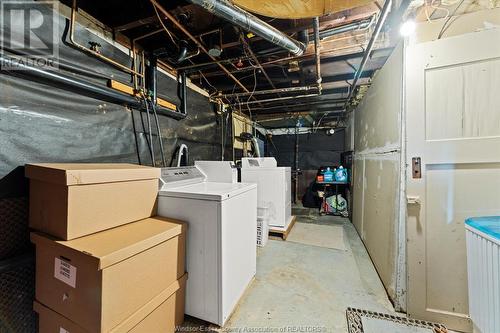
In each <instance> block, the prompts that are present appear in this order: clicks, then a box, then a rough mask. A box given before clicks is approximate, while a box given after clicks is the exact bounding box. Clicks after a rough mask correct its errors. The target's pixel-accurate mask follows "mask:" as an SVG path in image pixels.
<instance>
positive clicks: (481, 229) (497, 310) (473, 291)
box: [465, 216, 500, 333]
mask: <svg viewBox="0 0 500 333" xmlns="http://www.w3.org/2000/svg"><path fill="white" fill-rule="evenodd" d="M465 228H466V242H467V274H468V280H469V312H470V316H471V319H472V322H473V324H474V331H475V332H480V333H498V332H500V216H494V217H473V218H469V219H467V220H466V221H465Z"/></svg>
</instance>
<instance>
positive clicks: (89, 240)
mask: <svg viewBox="0 0 500 333" xmlns="http://www.w3.org/2000/svg"><path fill="white" fill-rule="evenodd" d="M185 230H186V224H185V223H183V222H181V221H178V220H173V219H169V218H164V217H159V216H158V217H151V218H147V219H144V220H140V221H137V222H133V223H129V224H126V225H122V226H119V227H116V228H113V229H108V230H105V231H101V232H98V233H95V234H91V235H88V236H84V237H80V238H76V239H73V240H68V241H61V240H56V239H54V238H51V237H50V236H46V235H43V234H39V233H32V234H31V240H32V242H34V243H35V244H37V243H38V242H43V241H50V240H52V241H54V242H56V243H57V244H59V245H62V246H65V247H68V248H71V249H73V250H75V251H78V252H82V253H84V254H86V255H88V256H91V257H93V258H96V259H97V260H98V262H99V264H98V268H99V269H104V268H106V267H108V266H111V265H113V264H116V263H117V262H120V261H122V260H125V259H127V258H130V257H132V256H133V255H135V254H137V253H139V252H142V251H145V250H147V249H149V248H151V247H153V246H155V245H157V244H160V243H162V242H165V241H167V240H169V239H170V238H173V237H176V236H178V235H180V234H181V233H183V232H185Z"/></svg>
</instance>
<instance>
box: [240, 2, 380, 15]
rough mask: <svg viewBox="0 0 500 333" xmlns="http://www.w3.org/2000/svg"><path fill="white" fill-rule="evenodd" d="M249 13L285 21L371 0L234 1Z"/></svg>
mask: <svg viewBox="0 0 500 333" xmlns="http://www.w3.org/2000/svg"><path fill="white" fill-rule="evenodd" d="M233 2H234V3H235V4H236V5H238V6H239V7H241V8H244V9H246V10H248V11H251V12H254V13H257V14H260V15H264V16H269V17H277V18H283V19H293V18H308V17H316V16H323V15H327V14H331V13H335V12H340V11H343V10H346V9H350V8H354V7H359V6H363V5H366V4H369V3H371V2H372V1H369V0H267V1H260V0H233Z"/></svg>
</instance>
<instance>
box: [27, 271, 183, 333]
mask: <svg viewBox="0 0 500 333" xmlns="http://www.w3.org/2000/svg"><path fill="white" fill-rule="evenodd" d="M186 279H187V274H186V275H184V276H183V277H181V278H180V279H179V280H177V281H175V282H174V283H173V284H171V285H170V286H169V287H168V288H167V289H165V290H164V291H162V292H161V293H160V294H159V295H157V296H156V297H155V298H153V299H152V300H151V301H150V302H148V303H147V304H146V305H144V306H143V307H142V308H140V309H139V310H137V311H136V312H135V313H134V314H132V315H131V316H130V317H128V318H127V319H125V320H124V321H123V322H121V323H120V324H118V325H117V326H115V327H114V328H112V329H111V330H110V331H88V330H86V329H85V328H83V327H81V326H80V325H78V323H75V322H73V321H71V320H69V319H68V318H66V317H64V316H62V315H60V314H59V313H57V312H55V311H53V310H52V309H49V308H48V307H46V306H44V305H42V304H40V303H38V302H37V301H35V302H34V303H33V308H34V310H35V311H36V312H37V313H38V332H39V333H105V332H106V333H108V332H109V333H125V332H127V333H144V332H148V333H160V332H161V333H166V332H174V331H175V328H176V327H177V326H180V325H181V324H182V323H183V321H184V303H185V288H186Z"/></svg>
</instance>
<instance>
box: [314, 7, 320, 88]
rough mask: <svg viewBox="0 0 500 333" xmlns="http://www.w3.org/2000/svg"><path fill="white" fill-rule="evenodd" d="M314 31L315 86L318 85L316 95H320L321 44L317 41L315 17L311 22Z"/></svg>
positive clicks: (317, 26) (316, 18)
mask: <svg viewBox="0 0 500 333" xmlns="http://www.w3.org/2000/svg"><path fill="white" fill-rule="evenodd" d="M313 29H314V55H315V57H316V84H317V85H318V94H319V95H321V89H322V87H321V81H322V79H321V54H320V52H321V51H320V49H321V44H320V40H319V17H315V18H314V21H313Z"/></svg>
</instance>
